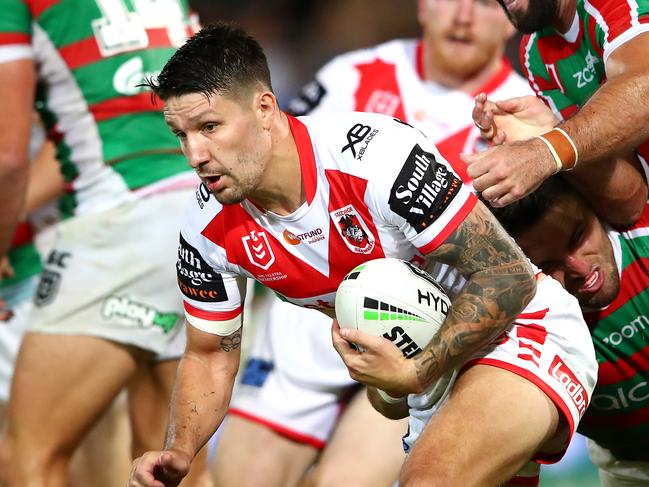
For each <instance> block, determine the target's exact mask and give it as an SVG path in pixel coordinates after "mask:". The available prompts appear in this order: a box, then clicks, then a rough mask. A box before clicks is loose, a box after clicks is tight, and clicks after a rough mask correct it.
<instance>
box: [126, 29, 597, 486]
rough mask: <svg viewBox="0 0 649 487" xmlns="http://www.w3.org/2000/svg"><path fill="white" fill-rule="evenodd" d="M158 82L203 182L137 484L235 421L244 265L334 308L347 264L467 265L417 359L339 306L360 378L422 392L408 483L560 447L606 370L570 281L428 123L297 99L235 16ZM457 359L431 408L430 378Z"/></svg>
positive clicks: (393, 389) (502, 474)
mask: <svg viewBox="0 0 649 487" xmlns="http://www.w3.org/2000/svg"><path fill="white" fill-rule="evenodd" d="M150 85H151V87H152V89H153V90H154V92H156V94H157V95H158V96H159V97H160V98H162V99H163V100H164V101H165V117H166V120H167V123H168V125H169V127H170V129H171V130H172V131H173V132H174V133H175V134H176V136H177V137H178V139H179V141H180V144H181V147H182V149H183V152H184V153H185V155H186V157H187V159H188V161H189V164H190V165H191V166H192V167H193V168H194V169H195V170H196V171H197V173H198V175H199V176H200V177H201V179H202V180H203V185H202V186H201V188H199V190H198V192H197V197H196V199H195V200H194V201H193V202H192V204H191V206H190V208H189V209H188V212H187V214H186V218H185V222H184V224H183V226H182V228H181V237H180V247H179V260H178V279H179V284H180V288H181V291H182V292H183V293H184V295H185V310H186V317H187V321H188V322H189V324H190V326H188V341H187V348H186V351H185V355H184V357H183V360H182V361H181V365H180V367H179V370H178V375H177V379H176V384H175V388H174V391H175V392H174V398H173V400H172V405H171V412H170V415H171V419H170V424H169V429H168V436H167V441H166V445H165V450H163V451H153V452H147V453H146V454H144V455H143V456H142V457H140V458H139V459H138V460H136V461H135V462H134V465H133V470H132V472H131V480H130V483H129V485H130V486H131V487H135V486H155V487H160V486H163V485H167V486H169V485H177V484H178V483H179V481H180V480H181V479H182V477H183V476H184V475H185V472H186V471H187V469H188V467H189V465H190V464H191V460H192V458H193V456H194V455H195V453H196V451H198V449H199V448H200V447H201V446H202V445H203V444H204V443H205V441H207V439H208V438H209V437H210V435H211V434H212V433H213V431H214V430H215V428H216V427H217V426H218V424H219V423H220V422H221V420H222V418H223V416H224V414H225V412H226V410H227V405H228V402H229V399H230V394H231V389H232V385H233V381H234V376H235V373H236V370H237V368H238V365H239V347H240V342H241V332H242V331H241V303H242V301H243V299H244V298H245V295H244V292H243V291H242V289H243V286H242V284H243V279H244V278H245V277H254V278H255V279H257V280H258V281H260V282H262V283H263V284H265V285H266V286H267V287H269V288H271V289H273V290H274V291H275V292H276V293H278V294H280V295H281V296H282V297H283V298H284V299H286V300H287V301H290V302H292V303H294V304H297V305H300V306H304V307H315V308H318V309H320V310H322V311H323V312H325V313H328V314H330V316H332V315H333V307H334V306H333V303H334V298H335V293H336V289H337V287H338V284H339V283H340V282H341V280H342V278H343V277H344V275H345V274H346V273H347V272H348V271H349V270H350V269H351V268H353V267H354V266H355V265H358V264H360V263H362V262H365V261H367V260H371V259H374V258H379V257H385V256H389V257H399V258H402V259H405V260H420V261H426V260H427V261H428V262H429V264H430V269H431V272H432V273H433V275H434V276H436V277H437V278H438V279H439V280H440V281H442V282H444V283H446V284H450V282H451V281H452V280H453V281H455V282H457V281H458V280H461V279H463V278H464V279H466V283H465V284H464V285H460V286H459V290H458V291H457V292H455V293H454V294H455V295H454V300H453V307H452V309H451V310H450V312H449V314H448V317H447V319H446V321H445V323H444V324H443V325H442V328H441V330H440V333H439V334H438V335H437V336H436V337H435V338H434V339H433V340H432V342H431V344H429V346H428V347H427V348H426V349H425V350H424V351H423V352H422V353H421V354H420V355H418V356H417V357H415V358H413V359H411V360H407V359H405V358H404V357H403V355H402V354H401V352H400V351H399V350H398V348H397V347H396V346H395V345H394V344H393V343H391V342H390V341H388V340H386V339H383V338H379V337H373V336H369V335H366V334H363V333H361V332H358V331H354V330H348V329H340V328H339V327H338V325H337V322H336V321H335V320H334V325H333V327H332V335H333V342H334V346H335V347H336V349H337V351H338V352H339V353H340V355H341V356H342V357H343V360H344V361H345V363H346V365H347V366H348V368H349V370H350V374H351V375H352V377H353V378H355V379H357V380H359V381H361V382H363V383H365V384H367V385H370V386H372V387H377V388H380V389H383V390H384V391H386V392H387V393H388V394H390V395H392V396H403V395H405V394H407V393H415V394H414V395H412V396H410V397H409V400H411V401H412V403H413V404H412V405H411V406H415V405H416V407H413V409H417V410H418V412H419V416H418V418H417V422H416V423H415V424H417V425H418V427H417V429H415V430H413V431H411V435H409V438H407V439H406V441H410V443H411V444H412V442H413V441H414V440H415V439H416V440H417V443H416V444H415V446H414V447H413V448H412V450H411V452H410V455H409V458H408V460H407V461H406V463H405V464H404V467H403V470H402V472H401V477H400V485H402V486H408V485H422V484H424V483H425V484H426V485H440V486H441V485H444V486H447V485H462V486H472V485H475V486H485V485H496V484H499V483H502V482H505V481H507V479H509V478H510V477H512V476H513V475H514V474H515V473H516V472H517V471H518V470H519V469H520V468H521V467H522V466H523V465H525V464H526V462H527V461H528V460H530V459H532V458H533V459H535V460H538V461H547V462H552V461H556V460H557V459H558V458H560V456H561V454H562V452H563V451H564V450H565V448H566V446H567V443H568V441H569V437H570V435H571V432H572V431H573V430H574V428H575V427H576V424H577V423H578V421H579V418H580V416H581V414H582V413H583V410H584V409H585V407H586V406H587V404H588V400H589V397H590V390H591V388H592V386H593V381H594V376H595V370H596V367H595V361H594V354H593V350H592V345H591V343H590V338H589V336H588V330H587V328H586V326H585V324H584V323H583V320H582V319H581V317H580V316H579V310H578V307H577V303H576V301H575V300H574V299H573V298H572V297H570V296H569V295H568V294H567V293H566V292H565V291H564V290H563V289H562V288H561V286H559V284H558V283H557V282H556V281H554V280H552V279H550V278H547V277H546V276H543V275H538V276H536V279H535V275H534V271H533V270H532V268H531V267H530V266H529V263H528V261H527V258H526V257H525V256H524V255H523V254H522V252H521V251H520V249H519V248H518V247H517V246H516V245H515V244H514V243H513V241H512V240H511V238H510V237H509V236H508V235H507V234H506V233H505V232H504V231H503V230H502V228H501V227H500V225H499V224H498V223H497V221H496V220H495V218H494V217H493V215H492V214H491V213H490V212H489V210H487V209H486V208H485V207H484V205H482V204H481V203H480V202H479V201H477V198H476V196H475V195H474V194H473V192H472V191H471V189H470V188H469V187H468V186H467V185H465V184H464V183H463V182H462V181H461V180H460V178H459V177H458V176H457V175H456V173H455V172H454V171H453V168H452V165H451V164H449V163H448V162H447V161H446V160H445V159H444V158H443V157H442V156H441V155H440V154H439V152H438V151H437V149H436V148H435V147H434V145H433V144H432V143H431V142H430V141H429V140H428V139H427V138H426V137H425V136H424V135H423V134H422V133H421V132H419V131H418V130H415V129H413V128H412V127H410V126H409V125H407V124H405V123H403V122H401V121H399V120H396V119H393V118H391V117H386V116H384V115H376V114H364V113H344V114H338V115H335V116H321V117H303V118H301V119H297V118H293V117H291V116H288V115H286V114H285V113H283V112H281V111H280V109H279V107H278V105H277V101H276V98H275V96H274V95H273V93H272V91H271V84H270V77H269V75H268V67H267V65H266V60H265V56H264V54H263V51H262V50H261V47H260V46H259V45H258V44H257V42H256V41H255V40H254V39H252V38H250V37H248V36H247V35H246V34H245V33H244V32H243V31H241V30H239V29H236V28H233V27H230V26H225V25H216V26H211V27H208V28H205V29H203V30H202V31H201V32H200V33H199V34H197V35H196V36H194V37H193V38H192V39H190V40H189V41H188V42H187V43H186V44H185V45H184V46H183V47H182V48H180V50H179V51H178V53H177V55H175V56H173V57H172V58H171V59H170V60H169V62H168V63H167V64H166V66H165V68H164V69H163V71H162V73H161V74H160V76H159V77H158V78H157V80H156V81H151V82H150ZM368 129H369V130H368ZM360 134H365V135H360ZM370 134H373V135H372V137H371V138H370V137H369V136H370ZM360 144H363V148H364V149H365V150H364V151H363V156H362V160H360V161H359V160H358V159H357V155H358V154H359V150H360ZM352 149H354V150H352ZM347 216H353V221H354V222H357V223H355V224H356V225H358V227H359V229H361V230H362V231H363V232H364V233H365V235H366V236H367V238H363V239H362V240H361V241H357V240H354V239H349V238H347V237H346V236H345V234H344V232H343V231H342V229H341V226H340V225H339V224H338V222H339V221H340V220H342V219H344V218H346V217H347ZM314 228H321V229H323V232H324V233H325V239H324V240H319V241H317V242H314V243H313V244H312V245H306V246H303V247H298V246H291V245H290V244H288V243H287V242H285V239H284V238H283V233H284V231H286V230H288V231H290V232H291V233H292V234H294V235H297V234H302V233H304V232H306V231H309V230H312V229H314ZM460 274H461V275H460ZM521 312H523V313H521ZM514 320H515V322H514ZM513 322H514V323H513ZM287 339H290V337H287ZM349 342H354V343H357V344H359V345H361V346H362V347H363V348H364V349H365V351H364V352H363V353H361V352H358V351H356V350H355V349H354V348H352V346H351V345H350V343H349ZM455 368H461V369H462V370H461V373H460V374H459V375H458V378H457V380H456V381H455V382H454V384H452V392H451V393H450V394H448V395H446V396H445V399H444V400H443V405H440V406H439V407H438V410H437V411H436V413H435V414H434V415H433V414H432V413H433V409H434V404H433V403H432V401H431V397H430V395H429V394H431V393H432V392H433V390H434V388H435V384H436V382H437V380H438V379H439V378H440V377H442V376H443V375H444V374H445V373H447V372H449V371H452V370H453V369H455ZM449 389H450V387H449Z"/></svg>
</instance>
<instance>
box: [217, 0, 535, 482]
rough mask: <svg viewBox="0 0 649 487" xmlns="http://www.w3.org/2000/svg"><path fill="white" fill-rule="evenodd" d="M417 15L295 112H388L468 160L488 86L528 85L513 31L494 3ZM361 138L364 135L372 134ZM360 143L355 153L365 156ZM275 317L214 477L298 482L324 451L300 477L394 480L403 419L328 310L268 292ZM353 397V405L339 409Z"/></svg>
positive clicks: (245, 381)
mask: <svg viewBox="0 0 649 487" xmlns="http://www.w3.org/2000/svg"><path fill="white" fill-rule="evenodd" d="M417 16H418V19H419V23H420V25H421V28H422V37H421V39H407V40H394V41H391V42H387V43H385V44H381V45H378V46H376V47H373V48H369V49H363V50H359V51H354V52H350V53H347V54H344V55H341V56H338V57H336V58H335V59H333V60H332V61H330V62H329V63H327V64H326V65H325V66H324V67H323V68H322V69H320V70H319V71H318V73H317V74H316V76H315V80H314V81H312V82H311V83H309V84H308V85H307V86H305V87H304V89H303V90H302V92H301V93H300V96H299V97H298V98H296V99H295V100H293V101H292V102H291V103H290V104H289V111H291V112H293V113H294V114H297V115H303V114H307V113H308V114H320V113H332V112H337V111H341V112H343V111H350V110H357V111H368V112H378V113H385V114H387V115H392V116H394V117H397V118H399V119H401V120H404V121H406V122H408V123H410V124H411V125H413V126H415V127H417V128H419V129H420V130H421V131H423V132H424V133H425V134H426V135H427V136H429V137H431V138H432V140H433V141H434V142H435V143H436V145H437V147H438V148H439V150H440V152H441V153H442V154H443V155H444V156H445V157H446V158H447V159H448V160H450V161H457V162H460V161H459V154H460V152H474V151H476V150H480V149H482V148H484V147H485V146H486V144H485V143H484V140H483V139H481V138H480V133H479V130H478V129H477V128H476V127H475V126H474V125H473V124H472V120H471V115H470V114H471V109H472V108H473V103H474V97H475V95H476V94H477V93H479V92H481V91H486V92H488V93H489V96H490V97H492V98H494V99H500V98H508V97H511V96H512V95H522V94H526V93H531V90H530V89H529V87H528V86H527V83H526V81H525V80H524V79H523V78H521V77H520V76H519V75H518V74H516V73H515V72H514V71H513V70H512V67H511V64H510V63H509V61H508V60H507V59H506V58H505V56H504V51H505V46H506V43H507V41H508V39H509V38H510V36H511V35H512V34H513V33H514V29H513V28H512V26H511V25H510V23H509V21H508V19H507V17H506V15H505V14H504V13H503V12H502V10H501V8H500V6H499V5H498V3H497V1H496V0H486V1H475V0H457V1H448V0H420V1H419V2H417ZM356 135H357V137H358V140H362V138H364V137H365V136H367V135H368V134H363V133H362V131H359V133H358V134H356ZM353 141H354V139H351V140H350V143H351V142H353ZM362 146H363V144H357V145H350V149H348V150H350V151H353V152H354V153H355V154H356V157H357V158H358V159H359V160H360V159H362V156H363V153H362V151H363V150H364V149H363V148H362ZM458 165H461V164H458ZM284 238H285V239H286V241H287V242H289V243H292V245H296V246H297V245H309V244H310V243H311V242H316V241H317V240H318V239H319V238H323V237H322V236H321V235H318V234H317V232H315V233H314V234H312V235H292V234H287V235H285V237H284ZM268 316H269V319H268V320H266V321H265V322H263V323H262V324H261V326H262V330H261V331H260V332H259V333H258V334H257V336H256V338H255V343H254V347H253V349H252V354H251V358H250V359H249V361H248V362H247V364H246V367H245V369H244V372H243V375H242V379H241V381H240V383H239V385H238V387H237V389H236V390H235V393H234V396H233V399H232V403H231V409H230V411H229V414H228V417H227V422H226V423H225V424H224V427H223V428H222V429H223V431H222V433H221V436H220V437H219V441H218V449H217V454H216V461H215V465H214V469H213V471H214V474H215V478H216V479H217V481H218V484H219V485H222V486H238V485H242V486H243V485H250V486H252V485H261V484H260V483H259V482H260V480H259V479H264V481H265V483H264V485H278V486H280V485H282V486H284V485H296V482H297V481H298V480H299V479H300V477H302V476H303V475H304V472H305V471H307V469H308V467H309V466H310V465H311V463H313V462H314V460H316V459H318V462H317V464H316V467H315V469H314V470H312V471H309V472H308V475H307V479H306V480H304V484H303V485H335V484H336V483H339V484H343V483H344V482H345V481H346V482H348V483H350V484H353V485H357V486H362V485H368V486H374V485H391V484H392V482H393V481H394V479H396V477H397V474H398V471H399V468H400V465H401V463H402V461H403V458H404V457H403V452H402V451H400V448H399V445H400V441H399V438H400V437H401V436H403V435H404V434H405V428H406V427H405V426H404V424H403V423H402V422H401V423H399V422H390V421H388V420H386V419H385V418H383V417H381V416H380V415H378V414H377V413H376V412H375V411H374V409H373V408H372V407H371V406H370V405H369V403H368V401H367V399H366V397H365V394H364V393H363V391H360V393H359V392H358V386H357V383H356V382H355V381H353V380H351V379H350V378H349V374H348V372H347V368H346V367H345V365H344V364H343V362H342V361H341V360H340V358H339V356H338V355H337V354H336V353H335V352H334V351H333V350H332V348H331V346H330V344H329V338H328V336H329V328H330V326H328V324H327V318H326V317H324V316H323V315H322V314H321V313H318V312H316V311H311V310H308V309H300V308H297V307H295V306H293V305H290V304H287V303H282V302H280V301H279V300H278V299H277V298H271V304H270V310H269V314H268ZM307 322H308V323H307ZM287 336H290V337H291V338H290V340H287V339H286V337H287ZM351 395H353V399H352V400H351V403H350V404H348V405H347V406H346V407H342V408H341V405H340V402H341V401H344V402H346V401H348V400H349V398H350V396H351ZM289 398H290V399H289ZM339 417H340V422H339V423H338V426H337V427H336V424H337V422H338V420H339ZM334 428H335V429H334ZM332 431H333V436H331V435H332ZM369 431H371V432H372V434H369V433H368V432H369ZM270 445H273V447H272V448H271V447H270ZM319 450H322V453H321V454H320V455H319V457H318V452H319ZM352 451H353V452H355V453H354V455H350V454H349V452H352ZM361 455H362V456H361ZM379 456H380V458H381V462H380V468H379V465H377V462H376V458H378V457H379ZM298 459H299V461H298ZM242 465H254V467H255V468H254V469H247V468H246V469H244V468H241V466H242ZM350 476H351V477H350ZM271 479H272V480H271ZM275 482H277V483H275Z"/></svg>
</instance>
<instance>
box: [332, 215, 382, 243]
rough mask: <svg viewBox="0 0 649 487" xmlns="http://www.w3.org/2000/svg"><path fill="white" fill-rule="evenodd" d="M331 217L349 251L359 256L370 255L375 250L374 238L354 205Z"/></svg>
mask: <svg viewBox="0 0 649 487" xmlns="http://www.w3.org/2000/svg"><path fill="white" fill-rule="evenodd" d="M330 215H331V219H332V220H333V222H334V226H335V227H336V230H337V231H338V233H339V234H340V236H341V237H342V238H343V240H344V242H345V244H346V245H347V247H348V248H349V250H351V251H352V252H356V253H357V254H369V253H370V252H372V250H374V243H375V239H374V236H373V235H372V232H370V230H369V228H367V225H365V222H364V221H363V218H361V216H360V215H359V214H358V212H357V211H356V209H355V208H354V207H353V206H352V205H347V206H345V207H343V208H339V209H338V210H334V211H332V212H331V213H330Z"/></svg>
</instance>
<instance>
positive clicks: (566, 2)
mask: <svg viewBox="0 0 649 487" xmlns="http://www.w3.org/2000/svg"><path fill="white" fill-rule="evenodd" d="M576 12H577V0H562V1H560V2H559V15H557V20H556V21H555V22H554V23H553V26H554V28H555V29H556V30H557V31H558V32H561V33H562V34H565V33H566V32H568V31H569V30H570V27H571V26H572V20H573V19H574V18H575V13H576Z"/></svg>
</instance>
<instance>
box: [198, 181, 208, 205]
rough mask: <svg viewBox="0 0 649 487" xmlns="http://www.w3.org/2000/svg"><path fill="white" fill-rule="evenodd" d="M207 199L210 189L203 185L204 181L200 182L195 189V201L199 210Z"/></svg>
mask: <svg viewBox="0 0 649 487" xmlns="http://www.w3.org/2000/svg"><path fill="white" fill-rule="evenodd" d="M209 199H210V191H209V190H208V189H207V186H205V183H201V184H200V186H199V187H198V188H197V189H196V201H197V202H198V206H199V207H200V209H201V210H202V209H203V208H204V207H205V203H207V202H208V201H209Z"/></svg>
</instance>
